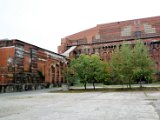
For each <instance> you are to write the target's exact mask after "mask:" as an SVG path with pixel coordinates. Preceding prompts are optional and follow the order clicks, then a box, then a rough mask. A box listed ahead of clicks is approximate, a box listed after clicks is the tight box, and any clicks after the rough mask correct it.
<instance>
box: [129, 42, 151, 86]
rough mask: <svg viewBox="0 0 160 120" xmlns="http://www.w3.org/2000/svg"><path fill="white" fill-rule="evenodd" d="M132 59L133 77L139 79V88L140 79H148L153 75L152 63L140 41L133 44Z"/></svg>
mask: <svg viewBox="0 0 160 120" xmlns="http://www.w3.org/2000/svg"><path fill="white" fill-rule="evenodd" d="M132 58H133V59H132V62H133V64H134V69H133V76H134V78H135V79H139V81H140V87H142V84H141V81H142V79H147V78H150V76H151V74H152V73H153V68H154V62H153V60H152V59H151V57H150V56H149V52H148V49H147V47H146V46H145V45H144V44H143V43H142V42H140V41H138V42H137V43H136V44H135V47H134V49H133V56H132Z"/></svg>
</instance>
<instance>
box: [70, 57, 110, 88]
mask: <svg viewBox="0 0 160 120" xmlns="http://www.w3.org/2000/svg"><path fill="white" fill-rule="evenodd" d="M70 68H73V70H74V77H75V79H79V80H80V83H82V84H83V85H84V87H85V89H86V84H87V83H88V82H91V83H93V87H94V89H95V82H99V81H102V80H104V79H105V78H106V72H107V71H106V63H105V62H103V61H101V60H100V57H99V56H98V55H91V56H89V55H83V54H82V55H80V57H79V58H77V59H74V60H72V61H71V62H70Z"/></svg>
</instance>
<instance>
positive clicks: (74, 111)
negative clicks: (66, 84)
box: [0, 91, 160, 120]
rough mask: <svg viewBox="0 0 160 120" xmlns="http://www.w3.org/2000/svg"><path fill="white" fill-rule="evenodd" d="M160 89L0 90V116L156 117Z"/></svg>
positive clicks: (53, 119)
mask: <svg viewBox="0 0 160 120" xmlns="http://www.w3.org/2000/svg"><path fill="white" fill-rule="evenodd" d="M159 114H160V92H88V93H48V92H47V91H32V92H20V93H4V94H0V120H159Z"/></svg>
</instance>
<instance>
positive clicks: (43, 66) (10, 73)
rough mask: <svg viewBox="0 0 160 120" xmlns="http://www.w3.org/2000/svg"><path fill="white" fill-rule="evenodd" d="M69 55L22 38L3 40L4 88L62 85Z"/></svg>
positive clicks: (0, 76) (0, 78)
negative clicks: (30, 42)
mask: <svg viewBox="0 0 160 120" xmlns="http://www.w3.org/2000/svg"><path fill="white" fill-rule="evenodd" d="M66 62H67V61H66V58H65V57H64V56H62V55H59V54H57V53H54V52H52V51H49V50H46V49H43V48H40V47H37V46H35V45H32V44H29V43H26V42H23V41H20V40H16V39H13V40H0V91H6V92H7V91H16V90H25V89H33V88H34V89H36V88H37V87H42V86H46V85H47V84H53V85H61V84H62V83H63V82H65V81H64V78H63V75H62V70H63V68H64V67H65V66H66Z"/></svg>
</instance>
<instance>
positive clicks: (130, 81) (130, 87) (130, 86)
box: [129, 80, 131, 89]
mask: <svg viewBox="0 0 160 120" xmlns="http://www.w3.org/2000/svg"><path fill="white" fill-rule="evenodd" d="M129 88H130V89H131V80H129Z"/></svg>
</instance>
